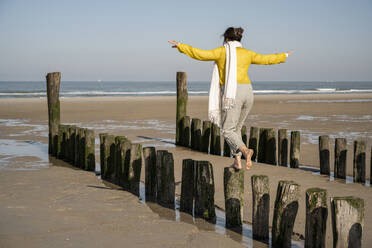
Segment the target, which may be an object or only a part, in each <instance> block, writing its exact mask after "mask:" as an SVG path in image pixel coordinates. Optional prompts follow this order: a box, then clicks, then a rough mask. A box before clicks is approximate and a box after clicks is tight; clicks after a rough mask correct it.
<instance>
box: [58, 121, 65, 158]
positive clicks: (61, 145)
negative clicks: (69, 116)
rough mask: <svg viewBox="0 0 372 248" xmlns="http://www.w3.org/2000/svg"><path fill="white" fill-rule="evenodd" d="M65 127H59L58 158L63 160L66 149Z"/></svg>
mask: <svg viewBox="0 0 372 248" xmlns="http://www.w3.org/2000/svg"><path fill="white" fill-rule="evenodd" d="M64 127H65V125H62V124H59V125H58V136H57V138H58V145H57V158H58V159H63V149H64V142H65V141H64V139H63V132H64Z"/></svg>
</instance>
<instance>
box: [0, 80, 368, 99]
mask: <svg viewBox="0 0 372 248" xmlns="http://www.w3.org/2000/svg"><path fill="white" fill-rule="evenodd" d="M252 85H253V89H254V93H255V94H260V95H267V94H350V93H357V94H358V93H372V81H348V82H346V81H345V82H341V81H338V82H337V81H314V82H312V81H306V82H298V81H290V82H288V81H258V82H252ZM60 87H61V88H60V97H101V96H102V97H103V96H105V97H107V96H174V95H176V94H177V92H176V82H174V81H103V80H96V81H61V86H60ZM209 87H210V82H206V81H192V82H187V88H188V93H189V95H201V96H203V95H208V92H209ZM14 97H15V98H33V97H46V83H45V81H0V98H14Z"/></svg>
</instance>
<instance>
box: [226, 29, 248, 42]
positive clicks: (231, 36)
mask: <svg viewBox="0 0 372 248" xmlns="http://www.w3.org/2000/svg"><path fill="white" fill-rule="evenodd" d="M243 32H244V30H243V29H242V28H240V27H239V28H234V27H229V28H228V29H226V31H225V33H224V34H223V37H224V42H228V41H234V40H236V41H241V40H242V36H243Z"/></svg>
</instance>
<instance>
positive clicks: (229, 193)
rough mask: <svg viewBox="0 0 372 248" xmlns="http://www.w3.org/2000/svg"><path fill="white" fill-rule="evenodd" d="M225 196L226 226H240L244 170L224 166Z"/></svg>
mask: <svg viewBox="0 0 372 248" xmlns="http://www.w3.org/2000/svg"><path fill="white" fill-rule="evenodd" d="M223 186H224V196H225V211H226V228H232V229H233V228H237V229H238V230H239V229H241V228H242V224H243V205H244V204H243V196H244V170H236V169H235V168H232V167H225V168H224V173H223Z"/></svg>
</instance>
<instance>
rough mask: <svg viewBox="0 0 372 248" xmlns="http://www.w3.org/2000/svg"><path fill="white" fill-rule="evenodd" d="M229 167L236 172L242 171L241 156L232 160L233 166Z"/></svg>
mask: <svg viewBox="0 0 372 248" xmlns="http://www.w3.org/2000/svg"><path fill="white" fill-rule="evenodd" d="M231 167H233V168H235V169H237V170H241V169H242V158H241V156H235V158H234V164H233V165H231Z"/></svg>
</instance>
